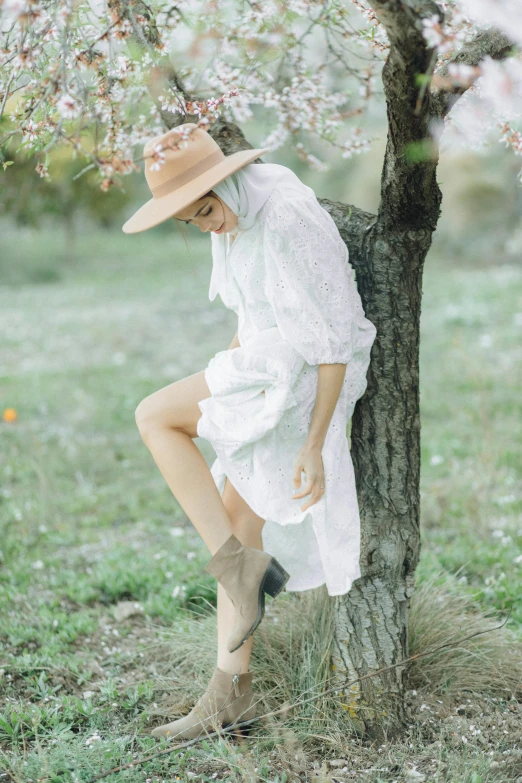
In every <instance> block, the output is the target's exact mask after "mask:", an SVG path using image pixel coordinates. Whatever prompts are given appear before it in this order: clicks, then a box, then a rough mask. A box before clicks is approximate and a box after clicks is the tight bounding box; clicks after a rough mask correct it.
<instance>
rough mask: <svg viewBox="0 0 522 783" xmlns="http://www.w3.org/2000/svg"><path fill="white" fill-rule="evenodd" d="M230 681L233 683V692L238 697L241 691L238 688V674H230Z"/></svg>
mask: <svg viewBox="0 0 522 783" xmlns="http://www.w3.org/2000/svg"><path fill="white" fill-rule="evenodd" d="M232 682H233V683H234V693H235V694H236V696H237V697H238V698H239V697H240V696H241V692H240V690H239V674H234V675H233V676H232Z"/></svg>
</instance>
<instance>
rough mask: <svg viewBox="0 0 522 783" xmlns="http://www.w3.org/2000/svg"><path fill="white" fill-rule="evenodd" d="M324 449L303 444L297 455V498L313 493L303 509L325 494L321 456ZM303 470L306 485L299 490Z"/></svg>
mask: <svg viewBox="0 0 522 783" xmlns="http://www.w3.org/2000/svg"><path fill="white" fill-rule="evenodd" d="M321 451H322V449H321V448H320V447H319V446H306V445H305V446H303V447H302V448H301V449H300V450H299V453H298V455H297V459H296V461H295V465H294V487H295V488H296V489H295V490H294V494H293V495H292V500H294V499H295V498H302V497H303V496H304V495H309V494H310V492H311V493H312V497H311V498H310V499H309V500H308V501H307V502H306V503H305V504H304V506H301V511H306V509H307V508H309V506H313V505H314V503H317V501H318V500H320V499H321V497H322V496H323V495H324V486H325V485H324V466H323V458H322V456H321ZM301 471H304V472H305V474H306V486H305V487H304V488H303V489H302V490H301V491H299V487H300V486H301Z"/></svg>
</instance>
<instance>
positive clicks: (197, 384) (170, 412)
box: [135, 371, 210, 438]
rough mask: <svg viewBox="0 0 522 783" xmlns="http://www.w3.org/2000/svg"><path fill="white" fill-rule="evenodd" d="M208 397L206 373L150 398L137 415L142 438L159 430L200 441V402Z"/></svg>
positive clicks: (139, 406)
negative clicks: (171, 431) (198, 438)
mask: <svg viewBox="0 0 522 783" xmlns="http://www.w3.org/2000/svg"><path fill="white" fill-rule="evenodd" d="M209 394H210V391H209V389H208V386H207V384H206V381H205V374H204V371H201V372H199V373H194V374H193V375H190V376H188V377H187V378H183V379H182V380H180V381H175V382H174V383H171V384H169V385H168V386H165V387H164V388H163V389H159V390H158V391H156V392H153V393H152V394H149V396H148V397H145V398H144V399H143V400H142V401H141V402H140V403H139V405H138V407H137V408H136V411H135V419H136V424H137V426H138V429H139V431H140V433H141V435H142V437H143V436H144V435H146V434H147V433H149V432H151V431H152V432H154V431H155V430H157V429H158V428H167V429H174V430H180V431H182V432H185V433H186V434H187V435H189V436H190V437H191V438H195V437H197V423H198V420H199V418H200V417H201V411H200V409H199V401H200V400H201V399H203V398H205V397H208V396H209Z"/></svg>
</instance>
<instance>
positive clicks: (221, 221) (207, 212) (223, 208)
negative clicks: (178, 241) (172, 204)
mask: <svg viewBox="0 0 522 783" xmlns="http://www.w3.org/2000/svg"><path fill="white" fill-rule="evenodd" d="M173 217H174V219H177V220H183V222H184V223H192V224H193V225H195V226H199V228H200V230H201V231H214V232H215V233H216V234H225V233H227V232H228V231H232V230H233V229H234V228H236V226H237V215H236V214H235V212H232V210H231V209H230V207H228V206H227V205H226V204H225V202H224V201H221V199H220V198H219V196H216V194H215V193H213V192H212V191H210V193H207V194H206V196H203V197H202V198H198V200H197V201H194V203H193V204H190V205H189V206H188V207H185V208H184V209H182V210H181V211H180V212H177V213H176V214H175V215H174V216H173Z"/></svg>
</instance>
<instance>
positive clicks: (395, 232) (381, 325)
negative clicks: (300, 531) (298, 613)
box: [0, 0, 522, 737]
mask: <svg viewBox="0 0 522 783" xmlns="http://www.w3.org/2000/svg"><path fill="white" fill-rule="evenodd" d="M467 6H468V4H467V3H463V4H462V6H461V7H460V8H459V7H457V5H456V4H455V3H440V4H435V3H434V2H431V0H402V2H401V0H374V1H373V2H371V3H370V4H369V6H368V5H364V4H363V3H361V2H358V0H355V1H354V3H353V6H349V5H346V4H344V3H342V2H338V1H337V0H333V1H332V2H328V0H325V2H315V1H314V0H290V2H286V3H278V2H273V3H258V2H250V3H249V4H248V5H247V6H244V5H242V4H238V5H236V4H235V3H228V4H217V3H213V2H211V3H201V4H198V3H190V4H189V3H186V2H183V1H182V2H181V3H178V4H176V5H175V6H169V5H167V4H164V3H155V4H145V3H143V2H141V0H136V2H124V1H123V0H111V1H110V2H109V6H108V9H109V10H108V12H106V11H105V10H101V11H99V13H98V12H96V11H93V10H92V9H91V8H90V7H88V6H87V5H86V4H82V3H78V4H76V5H74V6H72V5H69V4H68V3H65V4H63V3H61V4H59V5H58V4H50V5H47V6H46V7H45V8H44V7H42V6H40V5H39V4H38V3H34V2H31V0H7V2H6V0H4V3H3V9H4V11H5V16H4V19H3V22H2V31H3V46H2V65H3V76H2V79H3V97H2V99H1V103H0V107H1V113H2V114H4V112H7V116H6V117H5V120H4V121H3V122H2V125H1V126H0V130H1V131H2V132H3V136H2V137H0V146H2V145H3V144H5V143H6V142H7V141H8V140H9V139H10V138H11V137H12V136H15V135H20V136H21V137H22V146H23V147H24V148H28V149H31V150H32V151H33V152H34V154H35V155H36V157H38V158H39V162H38V164H37V170H38V171H39V173H41V174H42V176H44V177H46V176H48V169H47V162H48V161H47V159H46V155H47V153H48V151H49V149H51V148H52V147H53V146H55V145H57V144H59V143H63V142H66V143H67V144H70V145H71V146H72V147H73V148H74V150H75V151H76V153H78V154H81V155H84V157H85V158H86V160H87V165H86V167H85V171H91V170H97V172H98V174H99V177H100V180H101V188H102V190H104V191H108V190H110V189H111V188H112V187H114V186H117V185H118V184H121V180H122V179H123V177H124V176H125V175H127V174H129V173H132V172H133V171H137V170H139V166H138V161H139V157H136V156H135V154H134V152H135V149H136V148H139V149H141V147H142V145H143V143H144V141H145V139H146V138H148V137H150V136H151V135H153V134H159V133H162V132H163V131H164V130H165V127H173V126H175V125H178V124H180V123H182V122H186V121H187V120H194V119H195V120H196V121H197V122H198V124H200V125H202V126H204V127H207V128H208V129H209V130H210V132H211V133H212V135H213V136H214V137H215V138H216V140H217V141H218V142H219V144H220V146H221V147H222V149H223V150H224V151H225V153H227V154H228V153H231V152H233V151H235V150H237V149H240V148H244V147H251V146H254V145H253V144H251V143H250V141H247V140H246V139H245V136H244V134H243V133H242V132H241V130H240V126H241V127H244V128H245V129H246V128H247V126H248V125H249V124H254V125H255V123H256V122H257V121H259V120H260V119H261V118H265V119H266V118H270V119H271V120H272V121H271V122H269V124H270V131H269V133H268V135H267V136H266V137H265V138H263V139H260V140H256V146H270V147H271V148H272V149H277V148H278V147H280V146H281V145H282V144H283V143H288V144H290V145H291V146H292V147H293V148H294V149H295V150H296V151H297V152H298V154H299V155H300V156H301V157H302V158H303V159H304V160H307V161H308V163H309V164H310V165H311V166H313V167H318V168H324V163H323V161H321V160H320V158H319V157H318V155H316V154H315V149H314V147H313V144H314V143H316V142H317V141H318V140H320V141H321V143H323V144H329V145H332V146H334V147H335V148H338V149H339V156H340V157H341V158H343V157H350V156H351V155H353V154H357V153H358V152H360V151H362V150H364V149H366V148H367V147H368V145H369V140H368V139H367V138H366V137H365V134H364V131H363V129H362V127H361V125H360V124H359V125H355V126H353V125H351V126H350V131H349V132H348V133H347V124H348V121H349V120H357V121H358V122H359V123H362V119H363V117H364V114H365V112H366V111H368V107H370V106H371V98H372V96H373V94H374V93H375V92H376V91H378V89H379V88H378V86H377V85H378V82H377V76H379V75H380V76H381V77H382V85H383V88H384V94H385V99H386V106H387V116H388V140H387V147H386V153H385V158H384V164H383V170H382V183H381V201H380V205H379V209H378V212H377V214H375V215H372V214H368V213H366V212H363V211H361V210H360V209H358V208H357V207H355V206H348V205H344V204H340V203H334V202H332V201H329V200H326V199H322V200H321V203H322V204H323V206H324V207H325V208H326V209H328V210H329V212H330V214H331V215H332V216H333V218H334V219H335V221H336V224H337V226H338V228H339V230H340V232H341V234H342V236H343V238H344V239H345V241H346V243H347V245H348V247H349V251H350V261H351V263H352V265H353V266H354V268H355V270H356V275H357V284H358V289H359V292H360V294H361V298H362V301H363V305H364V309H365V312H366V314H367V316H368V317H369V319H370V320H371V321H372V322H373V323H374V324H375V325H376V327H377V340H376V343H375V346H374V349H373V353H372V362H371V365H370V369H369V373H368V389H367V392H366V394H365V395H364V397H363V398H362V399H361V401H360V402H359V404H358V405H357V407H356V410H355V414H354V417H353V422H352V456H353V461H354V467H355V473H356V481H357V486H358V495H359V501H360V506H361V521H362V536H363V541H362V553H361V566H362V572H363V575H362V577H361V579H359V580H357V581H356V582H355V583H354V585H353V587H352V590H351V591H350V593H349V594H348V595H346V596H342V597H339V598H336V599H334V600H335V605H336V631H335V636H334V639H333V640H332V642H333V646H332V667H333V669H334V671H335V672H336V676H337V677H338V685H339V691H340V695H341V703H342V704H343V706H344V707H345V709H346V711H347V715H348V716H349V718H350V719H351V720H352V721H353V726H354V728H355V729H356V730H359V731H365V732H367V733H368V734H370V735H374V736H382V735H383V733H385V734H386V735H387V736H388V737H390V736H393V735H394V734H396V733H398V732H400V731H401V729H402V727H403V725H404V720H405V717H404V709H403V699H402V696H403V689H404V682H405V675H406V668H405V666H404V665H403V666H395V667H394V668H390V669H388V670H387V671H385V672H383V673H381V674H379V675H376V676H373V677H371V678H368V679H365V680H362V682H360V683H357V684H356V685H355V686H354V687H353V689H352V690H349V691H347V690H346V689H345V688H344V687H343V683H344V681H345V680H346V679H347V678H352V677H357V676H362V675H366V674H371V673H374V672H376V671H377V670H378V669H380V668H381V667H387V666H394V665H395V664H398V663H399V662H400V661H401V660H403V659H404V658H405V657H407V653H408V634H407V610H408V604H409V599H410V597H411V595H412V593H413V591H414V582H415V568H416V566H417V563H418V559H419V553H420V537H419V511H420V509H419V506H420V503H419V473H420V416H419V377H418V354H419V319H420V308H421V293H422V271H423V264H424V259H425V257H426V254H427V252H428V249H429V247H430V244H431V240H432V235H433V232H434V230H435V228H436V225H437V221H438V218H439V214H440V203H441V193H440V189H439V186H438V183H437V179H436V168H437V162H438V142H439V139H440V136H441V132H442V129H443V127H444V125H445V124H446V118H447V116H448V113H449V111H450V110H451V109H453V106H454V104H455V103H456V101H457V99H458V98H459V97H460V96H462V95H465V94H466V92H467V91H468V89H469V88H470V87H471V88H472V90H471V91H469V92H468V94H467V95H466V98H468V96H469V95H472V99H471V100H468V105H467V107H466V112H464V113H463V114H462V115H461V117H460V125H459V123H457V124H456V126H455V128H454V131H455V133H460V134H464V135H466V132H467V131H469V130H470V128H471V129H473V131H477V130H480V133H481V135H482V137H483V138H486V136H487V134H488V128H489V127H491V126H493V127H498V128H499V129H500V137H501V139H502V140H503V141H504V142H505V143H507V144H509V145H511V146H512V147H513V149H514V151H515V152H516V153H519V152H522V143H521V135H520V133H519V131H518V130H516V128H515V127H514V126H513V125H512V124H510V118H509V114H510V111H511V110H512V109H513V103H514V101H515V99H516V97H517V96H518V94H519V91H520V84H521V82H522V76H521V73H522V67H521V63H520V59H519V57H518V52H517V51H516V50H515V46H514V43H515V42H520V40H521V38H522V32H521V31H522V16H521V13H520V11H519V10H518V9H517V8H516V6H514V5H513V4H512V3H511V2H510V1H509V0H502V2H499V3H497V4H496V6H495V9H494V13H495V18H494V20H493V21H494V22H495V28H488V29H484V30H478V29H476V28H475V26H474V24H473V21H472V19H470V18H468V17H466V16H465V15H464V13H463V10H466V8H467ZM473 8H474V11H475V18H476V19H478V21H479V22H481V23H484V22H486V23H487V19H488V16H487V13H488V8H487V5H486V3H485V2H483V0H478V2H475V3H474V5H473ZM356 11H359V12H360V16H356V14H355V12H356ZM445 18H446V19H447V24H444V22H443V20H444V19H445ZM357 47H360V48H359V49H357ZM167 52H168V54H167ZM508 55H514V57H513V58H512V59H511V60H510V64H509V65H508V64H506V65H505V67H504V66H501V65H500V64H499V62H497V61H500V60H503V59H505V58H507V57H508ZM361 62H362V63H363V67H362V68H361ZM479 77H482V78H481V79H480V80H479V81H478V82H477V79H479ZM474 84H476V87H473V85H474ZM339 85H340V86H341V89H340V90H336V88H337V87H338V86H339ZM500 85H502V86H503V87H504V89H503V90H500V89H499V87H500ZM506 85H507V88H506ZM215 94H217V95H218V97H217V98H216V97H214V95H215ZM499 95H500V96H501V100H500V101H499ZM256 107H259V108H256ZM146 112H147V113H146ZM515 113H516V112H515ZM485 116H487V118H488V121H489V122H488V123H485V124H484V125H482V124H481V123H482V120H483V118H484V117H485ZM513 116H514V113H513ZM86 129H89V130H90V131H92V132H93V133H94V139H95V143H94V146H93V147H92V149H89V150H87V149H85V148H84V146H83V144H82V133H84V132H85V130H86ZM247 133H248V131H247ZM479 135H480V134H479ZM314 140H315V141H314ZM154 154H155V157H156V158H157V160H158V162H159V165H161V160H162V154H161V150H159V149H158V150H156V151H155V153H154ZM5 163H7V161H5ZM13 168H14V167H13Z"/></svg>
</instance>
